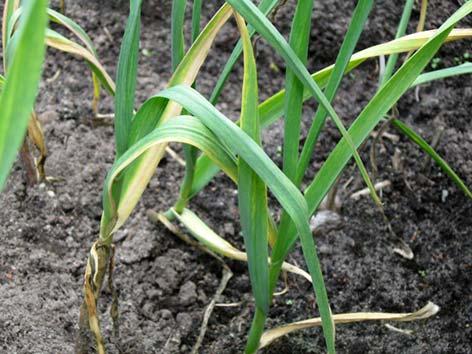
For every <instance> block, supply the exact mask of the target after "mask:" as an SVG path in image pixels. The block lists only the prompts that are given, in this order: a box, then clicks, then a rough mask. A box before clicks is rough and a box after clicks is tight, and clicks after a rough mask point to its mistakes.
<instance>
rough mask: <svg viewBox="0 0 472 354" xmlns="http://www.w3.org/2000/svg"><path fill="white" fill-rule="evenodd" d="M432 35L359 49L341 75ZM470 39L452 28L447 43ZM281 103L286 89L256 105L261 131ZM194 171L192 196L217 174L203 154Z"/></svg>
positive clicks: (469, 33) (320, 79) (321, 80)
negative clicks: (367, 61) (257, 106)
mask: <svg viewBox="0 0 472 354" xmlns="http://www.w3.org/2000/svg"><path fill="white" fill-rule="evenodd" d="M435 33H436V31H435V30H430V31H425V32H419V33H414V34H410V35H408V36H405V37H402V38H399V39H396V40H393V41H390V42H387V43H382V44H379V45H375V46H373V47H369V48H367V49H364V50H361V51H360V52H357V53H355V54H354V55H353V56H352V57H351V59H350V60H349V64H348V66H347V68H346V70H345V72H344V74H347V73H349V72H350V71H351V70H353V69H355V68H356V67H358V66H359V65H361V64H362V63H363V62H364V61H366V60H367V59H369V58H374V57H377V56H379V55H388V54H393V53H402V52H408V51H411V50H416V49H418V48H419V47H421V46H422V45H423V44H424V43H426V42H427V41H428V40H429V39H430V38H432V37H433V36H434V35H435ZM471 37H472V29H454V30H452V32H451V33H450V34H449V35H448V38H447V40H446V41H456V40H460V39H464V38H471ZM333 68H334V65H330V66H328V67H326V68H324V69H322V70H320V71H317V72H316V73H314V74H312V76H311V77H312V79H313V80H315V81H316V83H317V84H318V85H319V86H320V87H325V86H326V84H327V82H328V80H329V78H330V75H331V73H332V71H333ZM311 96H312V95H311V93H310V91H308V90H307V89H306V88H305V89H304V92H303V99H304V100H307V99H309V98H310V97H311ZM284 100H285V90H281V91H279V92H278V93H276V94H274V95H273V96H271V97H270V98H268V99H267V100H265V101H264V102H262V103H261V104H260V105H259V117H260V120H261V125H262V127H263V128H265V127H268V126H270V125H271V124H273V123H274V122H276V121H277V120H278V119H279V118H280V117H281V116H282V115H283V110H284ZM306 153H307V152H305V154H306ZM302 155H303V152H302ZM305 158H307V157H305ZM308 158H309V157H308ZM200 165H202V166H200ZM203 165H204V166H207V167H206V168H207V169H208V170H207V169H205V170H204V169H203ZM196 169H197V170H198V171H199V173H196V174H195V178H194V185H193V188H192V195H195V194H196V193H198V192H199V191H200V190H201V189H203V187H205V186H206V185H207V184H208V182H209V181H210V180H211V179H212V178H213V177H214V176H215V175H216V173H217V172H218V169H216V168H215V166H214V165H212V164H211V161H209V160H208V158H207V157H206V156H205V155H203V156H201V157H200V158H199V159H198V161H197V166H196ZM209 169H211V171H209ZM197 186H198V188H197Z"/></svg>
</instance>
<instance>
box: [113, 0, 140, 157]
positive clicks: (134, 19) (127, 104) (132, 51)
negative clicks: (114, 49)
mask: <svg viewBox="0 0 472 354" xmlns="http://www.w3.org/2000/svg"><path fill="white" fill-rule="evenodd" d="M141 2H142V0H131V1H130V14H129V16H128V21H127V23H126V29H125V34H124V36H123V41H122V43H121V49H120V56H119V58H118V68H117V78H116V84H117V86H116V96H115V138H116V157H117V158H118V157H120V156H121V155H122V154H123V153H124V152H125V151H126V149H127V148H128V147H129V141H128V139H129V134H130V130H131V120H132V119H133V109H134V96H135V89H136V76H137V72H138V55H139V36H140V33H141Z"/></svg>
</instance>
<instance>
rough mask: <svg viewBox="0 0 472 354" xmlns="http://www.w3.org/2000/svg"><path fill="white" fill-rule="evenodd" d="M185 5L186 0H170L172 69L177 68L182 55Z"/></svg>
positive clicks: (183, 49) (183, 50)
mask: <svg viewBox="0 0 472 354" xmlns="http://www.w3.org/2000/svg"><path fill="white" fill-rule="evenodd" d="M186 5H187V0H173V1H172V21H171V24H172V41H171V49H172V71H174V70H175V69H176V68H177V66H178V65H179V64H180V61H181V60H182V58H183V57H184V52H185V43H184V19H185V7H186Z"/></svg>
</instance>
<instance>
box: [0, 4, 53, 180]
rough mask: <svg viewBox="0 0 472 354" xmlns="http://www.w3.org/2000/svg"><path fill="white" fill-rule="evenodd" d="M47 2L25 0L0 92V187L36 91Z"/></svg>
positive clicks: (43, 48)
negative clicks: (0, 91)
mask: <svg viewBox="0 0 472 354" xmlns="http://www.w3.org/2000/svg"><path fill="white" fill-rule="evenodd" d="M46 5H47V1H46V0H37V1H28V2H26V3H25V4H24V9H23V10H24V12H23V15H22V17H21V20H20V23H19V27H18V29H17V31H16V35H15V37H16V38H15V40H16V46H15V51H14V52H13V53H12V60H11V62H10V64H9V66H8V72H7V75H6V82H5V85H4V87H3V90H2V94H1V96H0V189H2V188H3V186H4V184H5V180H6V178H7V176H8V173H9V171H10V168H11V166H12V164H13V162H14V160H15V157H16V153H17V151H18V149H19V148H20V146H21V143H22V142H23V138H24V135H25V131H26V128H27V126H28V121H29V118H30V114H31V112H32V110H33V105H34V101H35V99H36V95H37V92H38V86H39V80H40V77H41V67H42V64H43V60H44V52H45V46H44V38H45V31H46V25H47V16H46ZM10 44H11V43H10Z"/></svg>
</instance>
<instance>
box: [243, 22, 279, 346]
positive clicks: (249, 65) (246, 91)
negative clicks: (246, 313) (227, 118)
mask: <svg viewBox="0 0 472 354" xmlns="http://www.w3.org/2000/svg"><path fill="white" fill-rule="evenodd" d="M235 17H236V22H237V25H238V29H239V32H240V34H241V40H242V43H243V53H244V77H243V88H242V94H241V96H242V102H241V120H240V127H241V130H242V131H244V132H245V133H246V134H247V135H248V136H249V137H250V138H251V139H252V140H253V141H254V142H255V143H256V144H258V145H259V146H260V145H261V128H260V122H259V116H258V114H257V105H258V101H259V95H258V88H257V69H256V60H255V58H254V53H253V50H252V45H251V39H250V37H249V33H248V30H247V28H246V24H245V22H244V20H243V19H242V17H241V16H239V15H238V14H235ZM238 206H239V215H240V220H241V229H242V233H243V237H244V245H245V247H246V253H247V257H248V268H249V275H250V280H251V286H252V293H253V295H254V298H255V302H256V307H257V311H260V312H261V313H263V314H264V315H267V313H268V312H269V301H270V298H271V296H270V294H269V264H268V258H269V251H268V241H267V240H268V238H267V232H268V223H267V220H268V210H267V189H266V186H265V184H264V182H263V181H262V180H261V178H260V177H259V176H258V175H257V174H256V173H255V172H254V171H253V169H252V168H251V166H250V165H249V164H248V163H247V162H246V161H245V160H244V158H242V157H241V156H239V159H238ZM263 331H264V326H262V327H261V326H258V325H257V324H256V325H255V326H254V325H253V327H252V328H251V331H250V332H249V333H250V334H249V338H248V343H247V346H246V352H251V351H253V350H254V349H257V347H258V345H259V338H260V336H261V335H262V332H263ZM251 348H253V349H251Z"/></svg>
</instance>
